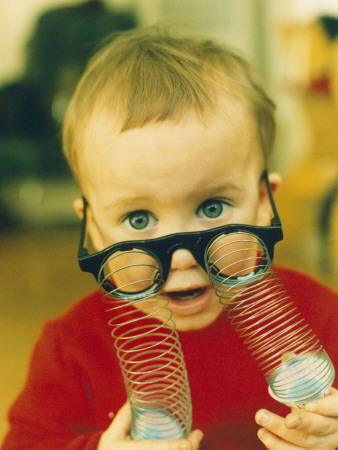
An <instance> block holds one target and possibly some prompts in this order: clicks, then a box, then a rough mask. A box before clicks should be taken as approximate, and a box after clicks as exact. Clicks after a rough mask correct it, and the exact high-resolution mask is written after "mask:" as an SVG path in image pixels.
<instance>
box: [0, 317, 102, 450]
mask: <svg viewBox="0 0 338 450" xmlns="http://www.w3.org/2000/svg"><path fill="white" fill-rule="evenodd" d="M65 334H68V333H65V332H64V331H63V330H62V327H60V326H59V324H58V323H57V322H52V321H51V322H47V323H46V324H45V325H44V327H43V329H42V332H41V334H40V337H39V338H38V341H37V343H36V345H35V348H34V351H33V354H32V357H31V362H30V367H29V373H28V377H27V381H26V384H25V386H24V389H23V391H22V392H21V394H20V395H19V397H18V399H17V400H16V402H15V403H14V404H13V406H12V408H11V409H10V412H9V421H10V425H11V428H10V431H9V433H8V434H7V436H6V438H5V440H4V443H3V446H2V450H12V449H13V450H14V449H15V450H20V449H29V448H34V449H36V450H42V449H43V450H46V449H47V448H52V449H54V450H57V449H63V450H64V449H67V450H77V449H82V450H83V449H85V450H93V449H96V448H97V445H98V442H99V439H100V437H101V432H102V431H100V430H98V429H97V427H96V426H95V418H94V417H93V407H92V404H91V403H92V399H93V395H92V392H91V386H90V383H89V380H88V379H86V375H85V372H84V371H83V370H81V364H80V362H79V361H78V356H77V355H76V352H75V350H74V351H73V346H72V336H69V335H67V336H66V335H65Z"/></svg>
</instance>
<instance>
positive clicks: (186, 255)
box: [171, 248, 198, 270]
mask: <svg viewBox="0 0 338 450" xmlns="http://www.w3.org/2000/svg"><path fill="white" fill-rule="evenodd" d="M193 266H198V263H197V261H196V259H195V258H194V256H193V254H192V253H191V252H190V251H189V250H187V249H185V248H179V249H178V250H175V251H174V253H173V254H172V257H171V270H174V269H176V270H187V269H190V267H193Z"/></svg>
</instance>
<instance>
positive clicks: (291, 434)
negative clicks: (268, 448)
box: [256, 409, 320, 449]
mask: <svg viewBox="0 0 338 450" xmlns="http://www.w3.org/2000/svg"><path fill="white" fill-rule="evenodd" d="M256 422H257V423H258V425H261V426H263V427H264V428H265V429H266V430H268V431H270V432H271V433H273V434H274V435H276V437H279V438H281V439H282V440H285V441H287V442H289V443H290V444H294V445H295V446H297V445H299V446H300V447H305V448H319V447H318V445H317V444H318V441H319V440H320V438H318V437H316V436H312V435H309V434H307V433H306V432H304V431H302V430H297V429H290V428H287V427H286V425H285V420H284V418H282V417H280V416H277V415H276V414H273V413H272V412H270V411H266V410H264V409H263V410H260V411H258V412H257V414H256ZM268 436H269V435H268ZM269 439H270V440H271V439H272V438H271V437H270V438H269ZM272 448H278V449H279V448H283V447H272Z"/></svg>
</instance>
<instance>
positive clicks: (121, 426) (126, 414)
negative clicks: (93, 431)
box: [106, 401, 131, 440]
mask: <svg viewBox="0 0 338 450" xmlns="http://www.w3.org/2000/svg"><path fill="white" fill-rule="evenodd" d="M130 427H131V409H130V404H129V401H127V402H126V403H125V404H124V405H123V406H122V408H121V409H119V411H118V412H117V414H116V416H115V418H114V419H113V421H112V423H111V425H110V426H109V427H108V428H107V430H106V433H107V435H109V439H112V440H114V439H117V440H120V439H121V440H122V439H125V438H126V437H127V435H129V431H130Z"/></svg>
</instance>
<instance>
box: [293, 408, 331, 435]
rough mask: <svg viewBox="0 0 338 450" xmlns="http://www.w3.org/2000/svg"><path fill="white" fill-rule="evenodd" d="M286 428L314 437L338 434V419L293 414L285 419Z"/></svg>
mask: <svg viewBox="0 0 338 450" xmlns="http://www.w3.org/2000/svg"><path fill="white" fill-rule="evenodd" d="M285 426H286V427H287V428H289V429H294V430H296V429H297V430H301V431H304V432H306V433H307V434H312V435H314V436H328V435H330V434H333V433H337V434H338V419H337V418H331V417H325V416H321V415H319V414H314V413H301V414H298V413H291V414H289V415H287V416H286V418H285Z"/></svg>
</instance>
